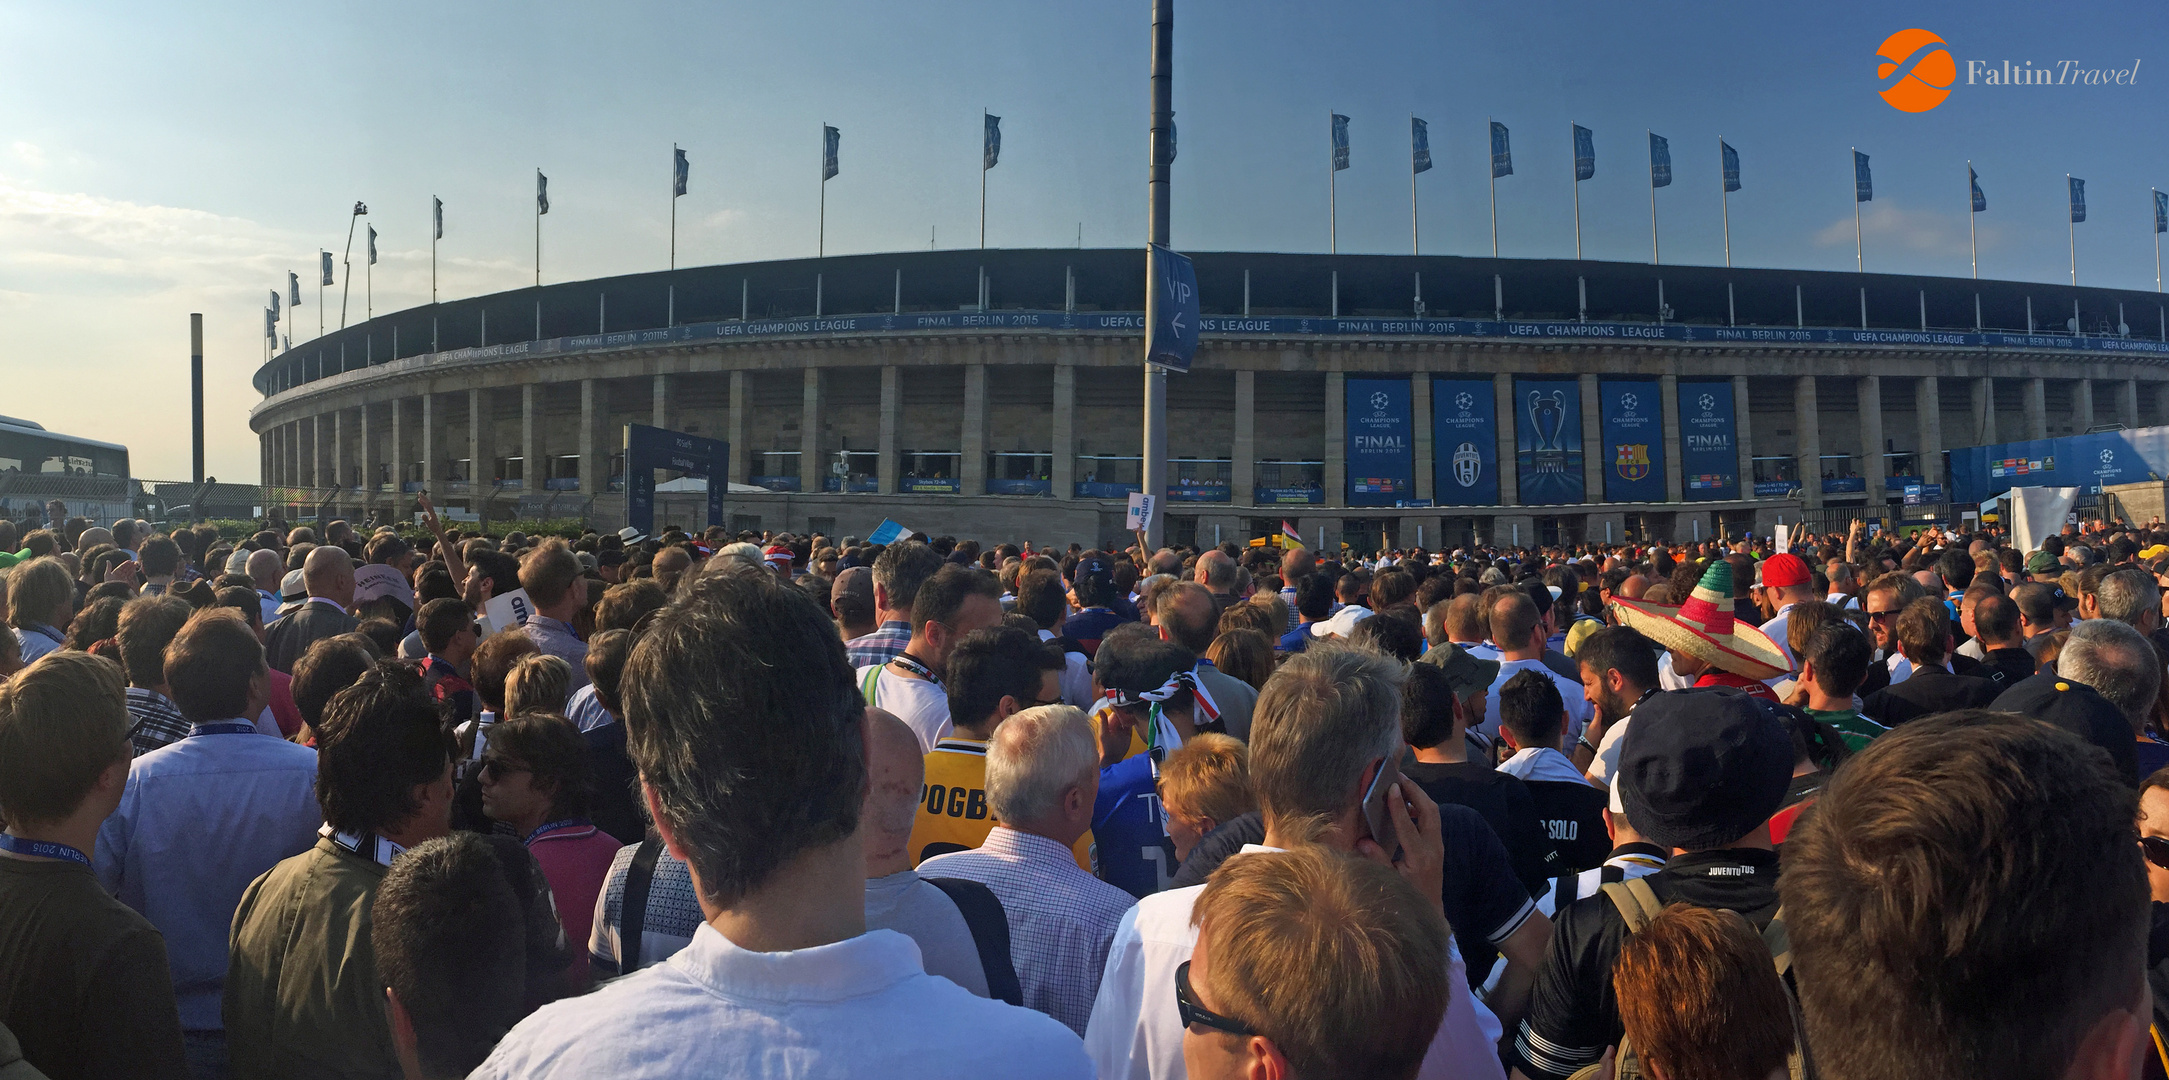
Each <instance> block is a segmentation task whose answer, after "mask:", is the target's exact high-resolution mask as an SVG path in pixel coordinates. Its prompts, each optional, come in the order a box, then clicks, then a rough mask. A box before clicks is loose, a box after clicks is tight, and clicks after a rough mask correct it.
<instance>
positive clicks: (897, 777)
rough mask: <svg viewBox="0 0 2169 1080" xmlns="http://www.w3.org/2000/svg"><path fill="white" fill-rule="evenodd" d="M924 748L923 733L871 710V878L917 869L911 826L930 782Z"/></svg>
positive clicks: (863, 817) (863, 826) (862, 822)
mask: <svg viewBox="0 0 2169 1080" xmlns="http://www.w3.org/2000/svg"><path fill="white" fill-rule="evenodd" d="M922 752H923V751H922V748H921V747H920V745H919V736H917V735H915V734H913V733H912V730H911V728H910V727H909V726H907V725H906V724H905V723H904V722H903V721H902V720H899V719H897V717H896V714H894V713H891V712H888V711H887V710H884V709H872V708H870V709H867V710H866V803H865V806H864V808H863V809H861V810H860V812H859V829H860V839H861V842H862V843H863V844H864V846H865V851H866V876H867V877H869V878H878V877H887V876H889V875H890V874H894V873H898V872H901V871H904V870H909V869H911V826H912V823H913V822H914V821H916V820H917V819H918V816H919V794H920V791H921V785H923V784H924V783H925V782H926V759H925V758H924V757H923V756H921V755H922Z"/></svg>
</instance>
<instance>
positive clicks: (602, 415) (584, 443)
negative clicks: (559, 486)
mask: <svg viewBox="0 0 2169 1080" xmlns="http://www.w3.org/2000/svg"><path fill="white" fill-rule="evenodd" d="M609 419H610V386H609V384H607V383H605V382H603V381H602V380H600V379H582V380H580V450H579V453H580V492H581V494H583V495H599V494H601V493H603V492H605V491H608V490H610V444H609V442H608V441H607V440H605V439H603V438H602V427H603V425H604V424H607V423H608V422H609Z"/></svg>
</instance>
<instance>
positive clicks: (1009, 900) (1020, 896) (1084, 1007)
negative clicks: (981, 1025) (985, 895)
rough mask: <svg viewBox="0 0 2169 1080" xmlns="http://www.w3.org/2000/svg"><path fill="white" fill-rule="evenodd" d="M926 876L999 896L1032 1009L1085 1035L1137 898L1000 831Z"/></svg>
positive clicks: (1062, 850)
mask: <svg viewBox="0 0 2169 1080" xmlns="http://www.w3.org/2000/svg"><path fill="white" fill-rule="evenodd" d="M919 874H920V876H921V877H954V878H963V879H965V880H966V881H976V882H978V883H980V884H982V885H985V886H986V887H987V888H989V889H992V890H993V891H994V895H995V897H996V898H998V899H1000V900H1001V902H1002V910H1003V911H1004V912H1005V913H1006V914H1007V915H1008V916H1009V955H1010V958H1011V959H1012V960H1014V961H1015V962H1016V966H1017V981H1018V982H1019V983H1021V984H1022V985H1023V987H1024V1005H1025V1007H1026V1008H1029V1009H1037V1010H1039V1011H1040V1012H1043V1013H1046V1014H1047V1015H1049V1016H1052V1017H1054V1018H1055V1019H1056V1020H1060V1021H1061V1022H1062V1023H1063V1024H1065V1025H1067V1026H1068V1027H1069V1029H1070V1030H1072V1031H1074V1032H1076V1033H1077V1034H1079V1035H1083V1034H1084V1029H1085V1022H1086V1021H1087V1020H1089V1019H1091V1018H1092V1000H1093V998H1094V997H1095V996H1097V995H1098V993H1099V988H1100V972H1101V970H1102V969H1103V968H1105V967H1106V966H1107V949H1108V946H1110V945H1112V944H1114V940H1115V928H1116V927H1118V926H1120V925H1121V923H1122V913H1123V912H1125V911H1128V910H1129V909H1130V906H1131V905H1132V904H1135V903H1136V902H1137V900H1136V898H1135V897H1133V896H1131V895H1130V894H1129V893H1127V892H1125V891H1123V890H1121V889H1118V888H1116V887H1114V886H1112V885H1109V884H1107V883H1106V882H1104V881H1101V880H1100V879H1098V878H1096V877H1093V876H1092V875H1091V874H1088V873H1086V872H1084V871H1083V870H1080V869H1078V868H1077V860H1076V859H1075V858H1074V857H1073V856H1072V855H1071V853H1070V850H1069V849H1068V848H1066V847H1063V846H1062V845H1061V844H1058V843H1056V842H1054V841H1053V840H1050V839H1048V838H1046V837H1044V836H1038V835H1034V834H1032V833H1027V832H1019V831H1017V830H1015V829H1012V828H1009V827H1007V826H1001V825H998V826H996V827H995V828H994V831H993V832H991V833H988V834H987V840H986V843H984V844H981V845H980V846H979V847H978V848H977V849H976V850H973V851H958V852H952V853H950V854H948V855H937V856H935V857H934V858H931V859H928V860H926V861H925V862H923V863H920V864H919Z"/></svg>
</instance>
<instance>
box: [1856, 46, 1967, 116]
mask: <svg viewBox="0 0 2169 1080" xmlns="http://www.w3.org/2000/svg"><path fill="white" fill-rule="evenodd" d="M1942 45H1943V39H1942V38H1939V37H1937V36H1935V35H1934V34H1931V33H1929V32H1928V31H1926V30H1900V31H1898V32H1897V33H1895V34H1892V35H1890V36H1889V37H1887V38H1884V39H1883V43H1882V44H1881V45H1878V46H1876V48H1875V55H1877V56H1880V57H1882V58H1883V63H1882V64H1881V65H1879V66H1878V67H1877V68H1876V71H1875V77H1876V78H1877V79H1880V80H1882V81H1883V83H1884V86H1883V89H1882V91H1881V93H1882V95H1883V100H1884V101H1887V102H1890V105H1891V108H1894V109H1897V110H1898V111H1900V112H1913V113H1917V112H1927V111H1928V110H1930V109H1933V108H1935V107H1936V106H1938V105H1941V104H1943V99H1944V98H1947V97H1949V96H1951V84H1952V83H1954V82H1957V81H1958V62H1957V61H1955V60H1953V59H1951V51H1950V50H1949V49H1946V48H1942V47H1941V46H1942ZM1893 75H1895V76H1897V77H1896V79H1893V78H1892V76H1893Z"/></svg>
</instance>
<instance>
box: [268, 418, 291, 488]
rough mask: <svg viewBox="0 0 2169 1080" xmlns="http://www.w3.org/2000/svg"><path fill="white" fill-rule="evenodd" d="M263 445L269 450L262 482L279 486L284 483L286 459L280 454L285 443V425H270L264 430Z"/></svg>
mask: <svg viewBox="0 0 2169 1080" xmlns="http://www.w3.org/2000/svg"><path fill="white" fill-rule="evenodd" d="M264 445H265V446H266V447H267V448H268V451H269V452H268V454H267V455H266V460H265V464H267V465H269V466H270V467H269V468H267V469H265V470H264V483H266V484H269V485H271V486H273V487H279V486H281V485H283V484H285V483H286V480H285V476H286V469H285V464H286V461H285V458H284V457H283V456H282V455H283V450H284V447H285V445H286V426H285V425H284V424H274V425H272V427H271V430H269V431H266V432H264Z"/></svg>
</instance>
